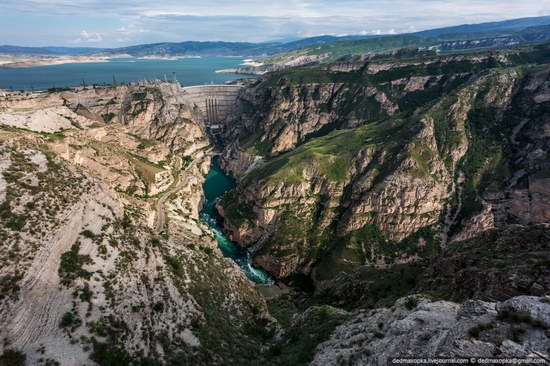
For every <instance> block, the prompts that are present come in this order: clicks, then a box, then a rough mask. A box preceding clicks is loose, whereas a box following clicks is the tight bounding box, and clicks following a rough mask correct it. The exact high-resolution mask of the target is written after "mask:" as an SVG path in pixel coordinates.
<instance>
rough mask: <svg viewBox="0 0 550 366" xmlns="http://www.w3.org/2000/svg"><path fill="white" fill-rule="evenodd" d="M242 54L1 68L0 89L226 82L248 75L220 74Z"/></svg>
mask: <svg viewBox="0 0 550 366" xmlns="http://www.w3.org/2000/svg"><path fill="white" fill-rule="evenodd" d="M242 62H243V59H242V57H203V58H183V59H177V60H165V59H162V60H142V59H137V58H113V59H109V62H90V63H74V64H63V65H50V66H39V67H31V68H25V69H3V68H0V88H4V89H9V88H12V89H13V90H28V91H31V89H32V90H36V91H39V90H46V89H49V88H53V87H56V88H63V87H75V86H80V85H82V83H83V81H84V83H85V84H86V85H94V84H98V85H101V84H113V77H114V80H115V81H116V82H117V83H128V82H131V81H138V80H143V79H148V80H151V79H155V78H156V79H159V80H163V79H164V75H166V78H167V79H168V80H171V81H172V80H174V76H176V78H177V80H178V81H179V82H180V83H181V84H182V85H183V86H193V85H204V84H210V83H214V84H223V83H225V82H226V81H231V80H235V79H239V78H242V77H246V76H245V75H237V74H224V73H217V72H216V70H221V69H234V68H238V67H240V66H239V65H240V64H242Z"/></svg>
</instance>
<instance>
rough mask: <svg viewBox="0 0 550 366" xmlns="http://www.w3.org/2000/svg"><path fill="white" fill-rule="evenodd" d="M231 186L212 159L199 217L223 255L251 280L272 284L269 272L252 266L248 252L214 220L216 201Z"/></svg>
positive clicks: (233, 185)
mask: <svg viewBox="0 0 550 366" xmlns="http://www.w3.org/2000/svg"><path fill="white" fill-rule="evenodd" d="M233 187H235V181H234V180H233V179H231V178H230V177H228V176H227V175H225V173H224V172H223V171H222V170H221V169H220V167H219V166H218V164H217V161H216V159H214V161H213V163H212V167H211V168H210V171H209V172H208V175H207V176H206V180H205V182H204V186H203V189H204V196H205V199H206V202H205V203H204V206H203V209H202V211H201V213H200V218H201V220H202V221H203V222H204V223H206V224H207V225H208V226H209V227H210V230H212V232H213V233H214V236H215V237H216V240H217V242H218V247H219V248H220V250H221V251H222V253H223V255H224V256H226V257H229V258H231V259H233V260H234V261H235V263H237V265H238V266H239V267H240V268H241V269H242V271H243V272H244V273H245V274H246V275H247V277H248V278H250V279H251V280H252V281H254V282H256V283H261V284H272V283H273V280H272V279H271V277H270V276H269V274H268V273H267V272H265V271H264V270H262V269H260V268H256V267H254V266H253V265H252V256H251V255H250V253H249V252H248V251H247V250H246V249H244V248H242V247H240V246H239V245H238V244H236V243H234V242H232V241H231V240H229V239H228V238H227V237H226V236H225V234H224V233H223V229H222V228H221V227H220V226H219V225H218V223H217V221H216V217H217V212H216V202H217V200H218V199H219V198H220V197H221V196H222V195H223V194H224V193H225V192H227V191H228V190H230V189H232V188H233Z"/></svg>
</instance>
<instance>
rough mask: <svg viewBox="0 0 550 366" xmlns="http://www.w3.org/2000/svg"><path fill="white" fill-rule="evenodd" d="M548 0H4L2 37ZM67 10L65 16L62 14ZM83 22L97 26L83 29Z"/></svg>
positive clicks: (264, 36)
mask: <svg viewBox="0 0 550 366" xmlns="http://www.w3.org/2000/svg"><path fill="white" fill-rule="evenodd" d="M548 1H549V0H543V1H540V0H523V1H521V2H518V1H517V0H446V1H441V0H390V1H388V0H338V1H334V0H274V1H258V0H233V1H231V2H229V1H227V0H201V1H189V0H187V1H181V0H116V1H113V0H79V1H72V0H48V1H45V0H0V43H10V39H12V40H13V39H18V40H23V41H24V42H23V43H27V42H28V43H34V42H36V34H38V33H40V34H48V35H49V37H50V41H48V42H47V43H59V42H60V41H64V42H71V35H73V34H77V33H78V34H79V36H78V38H77V39H76V40H73V42H76V43H100V44H101V45H102V46H120V45H121V44H122V43H124V44H128V45H129V44H140V43H152V42H164V41H171V42H178V41H186V40H225V41H268V40H273V39H282V38H293V37H298V36H302V37H308V36H312V35H318V34H365V35H367V34H372V35H377V34H392V33H403V32H415V31H418V30H424V29H432V28H438V27H445V26H450V25H457V24H463V23H480V22H485V21H496V20H504V19H511V18H519V17H527V16H540V15H545V14H549V13H550V6H549V5H548ZM29 15H32V16H36V18H37V19H39V21H40V22H41V24H32V31H31V30H29V22H28V18H29ZM8 17H12V18H13V17H16V18H19V19H21V22H20V23H21V24H20V25H19V24H16V26H13V25H11V26H8V25H4V26H3V25H2V20H3V19H8ZM65 17H66V19H67V21H66V22H60V21H59V19H60V18H65ZM2 18H3V19H2ZM12 23H13V22H12ZM18 23H19V22H18ZM42 23H43V24H42ZM52 25H55V27H52ZM83 28H84V29H94V32H91V31H84V32H81V29H83ZM42 30H43V32H42ZM13 34H15V35H13ZM11 42H13V41H11Z"/></svg>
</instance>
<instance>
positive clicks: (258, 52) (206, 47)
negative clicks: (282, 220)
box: [0, 16, 550, 57]
mask: <svg viewBox="0 0 550 366" xmlns="http://www.w3.org/2000/svg"><path fill="white" fill-rule="evenodd" d="M548 25H550V16H541V17H531V18H519V19H511V20H505V21H499V22H488V23H480V24H463V25H457V26H451V27H445V28H438V29H430V30H424V31H420V32H416V33H410V34H403V35H347V36H340V37H338V36H329V35H324V36H317V37H310V38H303V39H299V40H294V41H291V42H281V41H278V42H265V43H249V42H221V41H220V42H198V41H186V42H179V43H175V42H159V43H151V44H142V45H136V46H129V47H121V48H111V49H99V48H89V47H78V48H77V47H19V46H10V45H4V46H0V54H17V55H23V54H25V55H51V56H58V55H75V54H95V55H101V56H115V55H130V56H134V57H144V56H158V57H169V56H251V57H258V56H269V55H275V54H279V53H285V52H289V51H296V50H305V49H309V48H313V47H319V46H323V45H327V44H333V43H335V42H339V43H338V45H339V46H346V45H347V46H349V45H353V47H352V49H353V50H355V49H356V48H357V47H359V48H361V47H362V46H363V45H364V46H367V48H366V50H367V51H368V49H369V47H368V46H369V45H371V46H372V45H376V47H374V49H375V50H383V49H386V48H387V47H386V46H385V44H386V43H387V44H388V47H390V48H391V47H400V46H403V47H407V46H433V45H437V44H438V43H441V46H439V49H440V50H452V49H453V46H451V43H449V42H451V41H465V42H466V41H468V42H466V43H465V44H469V45H470V46H475V45H477V46H478V48H479V47H496V46H500V45H513V44H519V43H527V42H536V41H542V40H547V39H550V28H548ZM503 37H504V38H503ZM506 37H508V38H507V39H505V38H506ZM491 39H495V40H493V41H492V40H491ZM471 40H482V41H479V42H477V43H476V42H470V41H471ZM344 48H346V47H344ZM464 48H471V47H469V46H464V47H462V48H458V49H464ZM308 54H311V52H309V53H308Z"/></svg>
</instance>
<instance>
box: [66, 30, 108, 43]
mask: <svg viewBox="0 0 550 366" xmlns="http://www.w3.org/2000/svg"><path fill="white" fill-rule="evenodd" d="M102 40H103V39H102V38H101V35H100V34H99V33H97V32H87V31H85V30H83V31H82V32H80V37H79V38H77V39H75V40H74V42H73V43H97V42H101V41H102Z"/></svg>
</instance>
